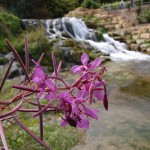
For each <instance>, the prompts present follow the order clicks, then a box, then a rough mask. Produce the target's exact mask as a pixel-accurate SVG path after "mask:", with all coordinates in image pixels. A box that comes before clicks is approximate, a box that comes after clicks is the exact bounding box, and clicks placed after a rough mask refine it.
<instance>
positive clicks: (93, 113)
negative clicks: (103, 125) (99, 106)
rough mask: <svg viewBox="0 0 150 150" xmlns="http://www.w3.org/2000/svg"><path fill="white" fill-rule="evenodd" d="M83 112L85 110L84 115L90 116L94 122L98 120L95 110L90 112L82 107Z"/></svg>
mask: <svg viewBox="0 0 150 150" xmlns="http://www.w3.org/2000/svg"><path fill="white" fill-rule="evenodd" d="M84 110H85V113H86V114H87V115H88V116H90V117H92V118H94V119H96V120H98V115H97V112H98V111H97V110H92V109H89V108H87V107H84Z"/></svg>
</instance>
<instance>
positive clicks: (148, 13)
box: [144, 9, 150, 23]
mask: <svg viewBox="0 0 150 150" xmlns="http://www.w3.org/2000/svg"><path fill="white" fill-rule="evenodd" d="M144 15H145V19H146V20H147V22H148V23H150V9H148V10H146V11H145V12H144Z"/></svg>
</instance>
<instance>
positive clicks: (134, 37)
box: [132, 34, 140, 40]
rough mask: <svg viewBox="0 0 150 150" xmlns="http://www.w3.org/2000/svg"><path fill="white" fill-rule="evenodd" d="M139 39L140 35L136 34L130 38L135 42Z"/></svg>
mask: <svg viewBox="0 0 150 150" xmlns="http://www.w3.org/2000/svg"><path fill="white" fill-rule="evenodd" d="M139 37H140V35H138V34H136V35H133V36H132V38H133V39H134V40H137V39H138V38H139Z"/></svg>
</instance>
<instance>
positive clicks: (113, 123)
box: [72, 61, 150, 150]
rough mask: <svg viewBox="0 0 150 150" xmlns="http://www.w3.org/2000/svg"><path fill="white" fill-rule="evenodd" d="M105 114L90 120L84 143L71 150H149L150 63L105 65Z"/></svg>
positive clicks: (113, 63)
mask: <svg viewBox="0 0 150 150" xmlns="http://www.w3.org/2000/svg"><path fill="white" fill-rule="evenodd" d="M106 66H107V70H108V71H107V73H106V75H105V79H106V81H107V87H108V94H109V111H107V112H106V111H105V110H104V108H103V107H102V105H101V104H99V103H97V104H95V107H96V108H99V109H100V110H101V111H100V114H99V115H100V119H99V120H98V121H95V120H91V126H90V129H89V130H87V133H86V139H85V142H84V143H82V144H80V145H77V146H76V147H74V148H73V149H72V150H150V62H148V61H147V62H121V63H120V62H109V63H107V64H106Z"/></svg>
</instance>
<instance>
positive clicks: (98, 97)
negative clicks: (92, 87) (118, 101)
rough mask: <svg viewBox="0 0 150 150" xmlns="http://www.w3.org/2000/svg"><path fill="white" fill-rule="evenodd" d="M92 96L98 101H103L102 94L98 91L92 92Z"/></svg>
mask: <svg viewBox="0 0 150 150" xmlns="http://www.w3.org/2000/svg"><path fill="white" fill-rule="evenodd" d="M94 95H95V97H96V98H97V99H98V100H100V101H101V100H103V99H104V92H100V91H99V90H96V91H94Z"/></svg>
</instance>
